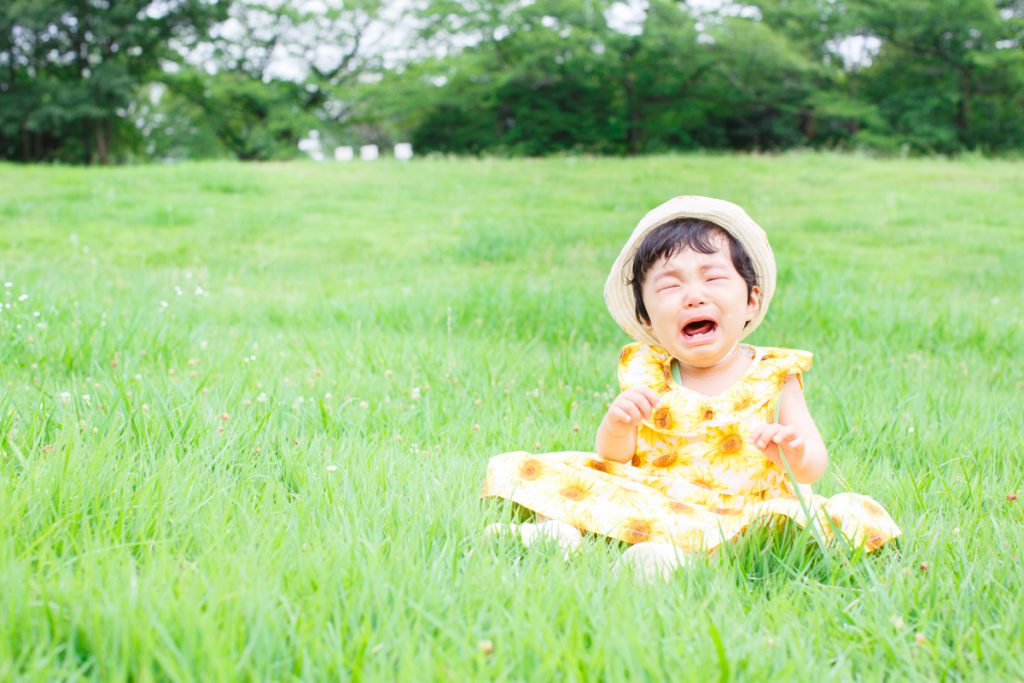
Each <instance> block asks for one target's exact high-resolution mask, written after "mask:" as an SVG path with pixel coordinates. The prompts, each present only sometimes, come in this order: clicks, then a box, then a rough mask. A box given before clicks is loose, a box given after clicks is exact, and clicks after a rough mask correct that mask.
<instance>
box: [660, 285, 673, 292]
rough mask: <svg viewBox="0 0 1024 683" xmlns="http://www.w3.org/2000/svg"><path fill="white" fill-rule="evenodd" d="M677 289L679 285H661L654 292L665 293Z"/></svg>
mask: <svg viewBox="0 0 1024 683" xmlns="http://www.w3.org/2000/svg"><path fill="white" fill-rule="evenodd" d="M677 287H679V285H662V286H661V287H658V289H657V290H656V291H658V292H666V291H668V290H670V289H676V288H677Z"/></svg>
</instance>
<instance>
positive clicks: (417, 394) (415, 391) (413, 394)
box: [409, 387, 420, 401]
mask: <svg viewBox="0 0 1024 683" xmlns="http://www.w3.org/2000/svg"><path fill="white" fill-rule="evenodd" d="M409 397H410V398H411V399H412V400H414V401H418V400H419V398H420V388H419V387H413V388H412V391H411V392H409Z"/></svg>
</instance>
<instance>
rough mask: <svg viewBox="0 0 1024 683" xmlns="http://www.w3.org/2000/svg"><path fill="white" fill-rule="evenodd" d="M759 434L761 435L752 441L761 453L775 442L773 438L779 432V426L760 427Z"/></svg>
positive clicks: (767, 425)
mask: <svg viewBox="0 0 1024 683" xmlns="http://www.w3.org/2000/svg"><path fill="white" fill-rule="evenodd" d="M760 432H761V433H760V434H759V435H758V437H757V439H756V440H755V441H754V443H756V444H757V447H758V448H760V449H761V450H762V451H763V450H764V449H765V448H767V447H768V444H769V443H771V442H773V441H775V436H776V435H777V434H778V432H779V425H777V424H766V425H762V427H761V429H760Z"/></svg>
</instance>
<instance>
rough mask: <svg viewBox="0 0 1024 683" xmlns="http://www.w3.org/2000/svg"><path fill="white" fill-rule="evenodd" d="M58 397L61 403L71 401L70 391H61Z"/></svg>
mask: <svg viewBox="0 0 1024 683" xmlns="http://www.w3.org/2000/svg"><path fill="white" fill-rule="evenodd" d="M58 396H60V401H61V403H67V402H68V401H70V400H71V392H70V391H62V392H60V393H59V394H58Z"/></svg>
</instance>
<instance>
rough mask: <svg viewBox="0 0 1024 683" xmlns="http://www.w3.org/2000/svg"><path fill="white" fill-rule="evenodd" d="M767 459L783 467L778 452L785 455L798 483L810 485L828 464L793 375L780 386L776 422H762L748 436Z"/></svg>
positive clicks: (823, 445)
mask: <svg viewBox="0 0 1024 683" xmlns="http://www.w3.org/2000/svg"><path fill="white" fill-rule="evenodd" d="M750 439H751V441H753V442H754V445H756V446H757V447H758V448H759V449H761V451H762V452H763V453H764V454H765V457H767V458H768V459H769V460H771V461H772V462H774V463H775V464H776V465H778V466H780V467H783V468H784V466H783V464H782V461H781V460H780V455H779V451H780V449H781V451H782V454H783V455H784V456H785V458H786V461H787V462H788V463H789V467H790V469H792V470H793V476H794V477H795V478H796V481H797V483H799V484H813V483H814V482H816V481H818V479H821V475H823V474H825V469H826V468H827V467H828V449H826V448H825V442H824V441H823V440H822V438H821V434H820V433H819V432H818V426H817V425H816V424H814V418H813V417H811V413H810V411H809V410H808V409H807V401H806V400H805V399H804V391H803V389H802V388H801V387H800V382H799V380H797V378H796V377H790V378H789V379H787V380H786V383H785V384H783V385H782V394H781V396H780V397H779V422H778V424H762V425H760V426H758V427H757V428H755V429H754V431H753V432H752V433H751V435H750Z"/></svg>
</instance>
